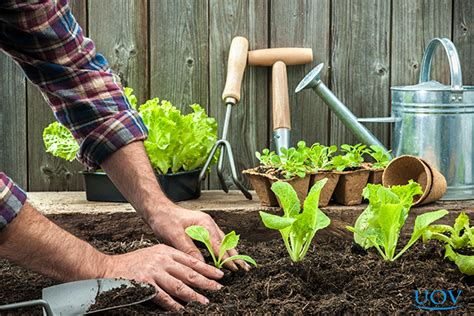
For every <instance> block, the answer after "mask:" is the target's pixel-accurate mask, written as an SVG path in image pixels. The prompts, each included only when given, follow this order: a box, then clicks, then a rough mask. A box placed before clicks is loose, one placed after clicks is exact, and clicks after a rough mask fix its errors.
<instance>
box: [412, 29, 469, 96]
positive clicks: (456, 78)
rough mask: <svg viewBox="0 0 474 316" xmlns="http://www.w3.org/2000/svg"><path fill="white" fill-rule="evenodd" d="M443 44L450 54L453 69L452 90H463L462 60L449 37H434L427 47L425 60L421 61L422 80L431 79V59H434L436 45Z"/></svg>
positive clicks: (450, 64) (450, 65) (450, 67)
mask: <svg viewBox="0 0 474 316" xmlns="http://www.w3.org/2000/svg"><path fill="white" fill-rule="evenodd" d="M439 44H441V45H443V47H444V50H445V51H446V54H447V55H448V61H449V69H450V70H451V90H452V91H462V90H463V86H462V73H461V62H460V61H459V55H458V51H457V50H456V47H455V46H454V44H453V42H451V41H450V40H449V39H447V38H433V39H432V40H431V41H430V42H429V43H428V46H427V47H426V49H425V54H424V55H423V60H422V62H421V71H420V82H419V83H423V82H427V81H429V80H430V73H431V61H432V60H433V55H434V52H435V49H436V47H437V46H438V45H439Z"/></svg>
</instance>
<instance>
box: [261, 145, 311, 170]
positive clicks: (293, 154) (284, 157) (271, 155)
mask: <svg viewBox="0 0 474 316" xmlns="http://www.w3.org/2000/svg"><path fill="white" fill-rule="evenodd" d="M280 151H281V155H280V156H278V155H277V154H276V153H275V152H274V151H270V150H269V149H266V148H265V149H264V150H262V153H259V152H256V153H255V156H256V157H257V159H258V160H259V161H260V164H261V165H262V166H264V167H266V168H272V169H275V170H277V171H279V172H280V173H281V175H282V176H283V177H284V178H285V179H291V178H293V177H295V176H298V177H300V178H304V177H305V176H306V173H307V167H306V164H305V163H306V144H305V142H303V141H300V142H298V146H297V148H294V147H290V148H288V149H286V148H281V149H280Z"/></svg>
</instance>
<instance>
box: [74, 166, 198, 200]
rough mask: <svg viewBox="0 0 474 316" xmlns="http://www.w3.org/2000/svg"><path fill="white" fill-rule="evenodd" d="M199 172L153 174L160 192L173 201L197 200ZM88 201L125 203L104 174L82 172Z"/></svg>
mask: <svg viewBox="0 0 474 316" xmlns="http://www.w3.org/2000/svg"><path fill="white" fill-rule="evenodd" d="M200 172H201V170H199V169H197V170H192V171H183V172H177V173H172V174H166V175H163V174H158V173H155V176H156V178H157V179H158V182H159V183H160V186H161V190H163V192H164V193H165V194H166V196H167V197H168V198H169V199H170V200H172V201H174V202H179V201H185V200H192V199H197V198H199V197H200V196H201V183H200V182H199V173H200ZM83 175H84V182H85V187H86V197H87V200H88V201H99V202H127V200H126V199H125V197H124V196H123V195H122V194H121V193H120V192H119V190H118V189H117V188H116V187H115V185H114V184H113V183H112V181H111V180H110V179H109V177H108V176H107V174H105V172H87V171H84V172H83Z"/></svg>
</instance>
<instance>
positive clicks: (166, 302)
mask: <svg viewBox="0 0 474 316" xmlns="http://www.w3.org/2000/svg"><path fill="white" fill-rule="evenodd" d="M107 259H108V260H106V266H105V275H104V277H105V278H118V277H121V278H126V279H133V280H136V281H141V282H146V283H150V284H152V285H153V286H155V288H156V289H157V290H158V294H157V296H156V297H155V298H154V301H155V302H156V303H157V304H159V305H160V306H161V307H163V308H165V309H167V310H174V311H176V310H179V309H181V308H183V306H182V305H181V304H179V303H178V300H179V301H182V302H191V301H196V302H199V303H201V304H207V303H209V300H208V299H207V298H206V297H205V296H203V295H201V294H199V293H197V292H196V291H194V290H193V289H192V288H191V287H194V288H199V289H205V290H211V291H217V290H219V289H221V288H222V285H220V284H219V283H218V282H216V281H215V280H218V279H220V278H222V277H223V276H224V273H223V272H222V271H220V270H219V269H216V268H215V267H212V266H210V265H207V264H205V263H204V262H202V261H200V260H198V259H196V258H194V257H192V256H190V255H187V254H185V253H183V252H181V251H179V250H176V249H174V248H171V247H169V246H166V245H156V246H153V247H150V248H144V249H140V250H137V251H133V252H130V253H127V254H123V255H113V256H109V257H108V258H107Z"/></svg>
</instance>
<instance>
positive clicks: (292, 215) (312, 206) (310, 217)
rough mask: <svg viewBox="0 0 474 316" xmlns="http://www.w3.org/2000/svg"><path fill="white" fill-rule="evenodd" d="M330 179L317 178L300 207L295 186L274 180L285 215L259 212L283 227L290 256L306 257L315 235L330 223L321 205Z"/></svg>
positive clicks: (273, 224) (275, 226)
mask: <svg viewBox="0 0 474 316" xmlns="http://www.w3.org/2000/svg"><path fill="white" fill-rule="evenodd" d="M326 182H327V179H322V180H320V181H317V182H316V183H315V184H314V186H313V187H312V188H311V190H310V192H309V194H308V196H307V197H306V200H305V201H304V206H303V211H301V206H300V201H299V199H298V196H297V194H296V191H295V190H294V189H293V187H292V186H291V185H290V184H288V183H286V182H283V181H279V182H275V183H274V184H273V185H272V191H273V192H275V194H276V195H277V197H278V199H279V200H280V203H281V206H282V207H283V213H284V214H283V216H278V215H273V214H269V213H265V212H260V217H261V218H262V221H263V224H264V225H265V226H266V227H267V228H270V229H275V230H278V231H280V234H281V236H282V238H283V242H284V243H285V246H286V249H287V250H288V253H289V255H290V258H291V260H292V261H294V262H299V261H301V260H303V258H304V257H305V255H306V253H307V251H308V249H309V246H310V245H311V241H312V240H313V237H314V235H315V234H316V232H317V231H318V230H320V229H323V228H325V227H327V226H329V224H330V223H331V220H330V219H329V217H327V216H326V215H325V214H324V213H323V212H322V211H321V210H320V209H319V208H318V203H319V195H320V193H321V190H322V188H323V187H324V185H325V184H326Z"/></svg>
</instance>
